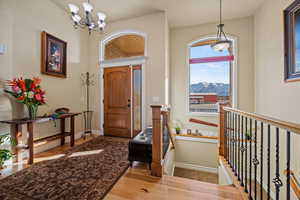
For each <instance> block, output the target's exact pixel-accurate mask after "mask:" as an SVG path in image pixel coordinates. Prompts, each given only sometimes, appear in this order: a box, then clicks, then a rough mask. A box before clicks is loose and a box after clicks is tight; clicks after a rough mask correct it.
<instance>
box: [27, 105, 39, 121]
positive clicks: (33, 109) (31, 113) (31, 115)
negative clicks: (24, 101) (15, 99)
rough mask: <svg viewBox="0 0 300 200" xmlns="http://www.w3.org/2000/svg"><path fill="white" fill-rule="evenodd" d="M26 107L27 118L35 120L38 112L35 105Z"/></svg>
mask: <svg viewBox="0 0 300 200" xmlns="http://www.w3.org/2000/svg"><path fill="white" fill-rule="evenodd" d="M26 106H27V111H28V117H29V119H31V120H34V119H36V115H37V111H38V106H37V105H26Z"/></svg>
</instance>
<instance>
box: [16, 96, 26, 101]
mask: <svg viewBox="0 0 300 200" xmlns="http://www.w3.org/2000/svg"><path fill="white" fill-rule="evenodd" d="M24 99H25V97H24V96H19V97H18V98H17V100H18V101H23V100H24Z"/></svg>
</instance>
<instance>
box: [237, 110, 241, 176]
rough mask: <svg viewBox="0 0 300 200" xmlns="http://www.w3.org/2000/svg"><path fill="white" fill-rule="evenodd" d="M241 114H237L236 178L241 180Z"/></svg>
mask: <svg viewBox="0 0 300 200" xmlns="http://www.w3.org/2000/svg"><path fill="white" fill-rule="evenodd" d="M240 136H241V116H240V115H238V159H237V160H238V166H237V167H238V168H237V169H238V170H237V171H238V180H239V181H241V179H240V177H241V137H240Z"/></svg>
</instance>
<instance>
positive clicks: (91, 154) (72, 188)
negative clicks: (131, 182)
mask: <svg viewBox="0 0 300 200" xmlns="http://www.w3.org/2000/svg"><path fill="white" fill-rule="evenodd" d="M64 154H65V155H64V156H63V157H61V158H59V159H55V160H50V161H44V162H40V163H37V164H34V165H33V166H31V167H29V168H26V169H24V170H22V171H19V172H17V173H15V174H13V175H11V176H9V177H7V178H5V179H2V180H0V199H1V200H21V199H22V200H29V199H31V200H34V199H39V200H46V199H51V200H58V199H80V200H87V199H88V200H98V199H103V198H104V196H105V195H106V194H107V193H108V192H109V190H110V189H111V188H112V186H113V185H114V184H115V183H116V181H117V180H118V179H119V177H121V176H122V175H123V173H124V172H125V171H126V169H127V168H128V166H129V163H128V161H127V156H128V139H122V138H113V137H102V136H101V137H97V138H95V139H93V140H91V141H89V142H86V143H84V144H81V145H79V146H76V147H74V148H72V149H70V150H68V151H67V152H65V153H64Z"/></svg>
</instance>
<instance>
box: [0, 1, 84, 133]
mask: <svg viewBox="0 0 300 200" xmlns="http://www.w3.org/2000/svg"><path fill="white" fill-rule="evenodd" d="M67 14H68V13H67V12H65V11H64V10H62V9H61V8H59V7H58V6H57V5H55V4H54V3H52V2H51V1H49V0H45V1H40V0H26V1H19V0H9V1H7V0H0V26H1V31H0V43H2V44H6V45H7V47H8V51H7V53H6V54H5V55H0V69H1V70H0V80H7V79H10V78H12V77H20V76H23V77H24V78H27V77H29V78H31V77H33V76H39V77H41V78H42V87H43V89H45V90H46V98H47V105H46V106H41V107H40V110H39V113H40V114H41V115H42V114H45V113H50V112H53V111H54V110H55V108H57V107H63V106H66V107H69V108H70V109H71V111H73V112H80V111H82V109H83V105H84V104H83V103H84V102H83V101H82V100H84V98H83V94H84V93H83V89H82V86H81V81H80V74H81V73H82V72H86V71H87V69H88V59H87V58H88V57H87V55H88V36H87V34H86V32H82V33H81V32H80V31H79V30H75V29H74V28H73V26H72V24H71V23H70V19H69V17H68V15H67ZM42 31H47V32H48V33H50V34H53V35H55V36H57V37H58V38H60V39H62V40H65V41H66V42H67V43H68V49H67V51H68V52H67V54H68V56H67V78H66V79H60V78H55V77H50V76H45V75H41V73H40V56H41V55H40V53H41V42H40V41H41V32H42ZM18 115H20V114H19V113H18ZM15 116H16V113H15ZM76 125H77V132H79V131H81V130H82V121H81V118H78V120H77V123H76ZM36 128H37V129H36V133H37V134H36V135H35V137H40V136H44V135H51V134H53V133H57V132H58V129H57V128H54V126H53V123H52V122H49V123H43V124H38V125H37V127H36Z"/></svg>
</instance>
